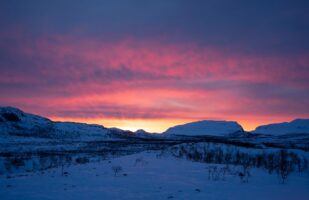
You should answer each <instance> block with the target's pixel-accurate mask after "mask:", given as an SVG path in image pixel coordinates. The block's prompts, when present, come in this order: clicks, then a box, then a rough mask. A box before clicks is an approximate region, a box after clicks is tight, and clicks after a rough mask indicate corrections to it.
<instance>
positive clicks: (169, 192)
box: [0, 151, 309, 200]
mask: <svg viewBox="0 0 309 200" xmlns="http://www.w3.org/2000/svg"><path fill="white" fill-rule="evenodd" d="M158 155H160V156H158ZM115 166H120V167H121V168H122V170H121V171H120V172H119V173H117V174H116V176H115V175H114V171H113V170H112V168H113V167H115ZM214 166H217V167H218V168H220V167H225V165H218V164H206V163H201V162H192V161H189V160H186V159H180V158H176V157H174V156H171V155H169V154H163V155H162V154H160V152H159V151H148V152H141V153H137V154H132V155H127V156H122V157H116V158H113V159H111V158H109V159H106V160H100V161H97V162H89V163H86V164H71V165H70V166H66V165H65V166H64V169H62V168H61V167H59V168H51V169H48V170H45V171H37V172H29V173H17V174H14V175H12V176H7V175H0V197H1V199H2V200H9V199H22V200H28V199H29V200H30V199H31V200H35V199H40V200H42V199H134V200H135V199H210V200H211V199H250V200H254V199H271V200H275V199H278V200H279V199H280V200H284V199H298V200H305V199H308V196H309V174H308V171H307V172H303V173H293V174H291V175H290V176H289V178H288V180H287V182H286V183H285V184H281V183H280V180H279V177H278V175H277V174H276V173H273V174H269V173H267V171H265V170H263V169H261V168H252V169H251V171H250V174H251V176H250V177H249V179H248V182H244V181H241V179H240V177H239V176H238V173H232V172H231V173H227V174H226V175H225V176H224V178H219V179H218V180H213V179H209V174H208V169H209V168H210V167H214ZM230 167H231V169H232V170H231V171H234V172H237V170H239V169H240V168H241V167H240V166H230ZM63 174H64V175H63Z"/></svg>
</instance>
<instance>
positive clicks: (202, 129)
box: [163, 120, 243, 136]
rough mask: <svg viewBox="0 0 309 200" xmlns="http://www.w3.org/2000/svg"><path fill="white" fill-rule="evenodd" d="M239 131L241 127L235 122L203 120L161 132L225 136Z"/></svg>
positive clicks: (167, 133)
mask: <svg viewBox="0 0 309 200" xmlns="http://www.w3.org/2000/svg"><path fill="white" fill-rule="evenodd" d="M239 132H243V129H242V127H241V126H240V125H239V124H238V123H237V122H234V121H213V120H204V121H198V122H192V123H188V124H183V125H178V126H174V127H171V128H169V129H167V130H166V131H165V132H164V133H163V134H165V135H168V136H169V135H185V136H203V135H211V136H227V135H231V134H235V133H239Z"/></svg>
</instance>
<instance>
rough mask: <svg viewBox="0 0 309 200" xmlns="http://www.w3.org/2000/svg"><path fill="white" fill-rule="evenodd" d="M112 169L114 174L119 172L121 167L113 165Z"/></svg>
mask: <svg viewBox="0 0 309 200" xmlns="http://www.w3.org/2000/svg"><path fill="white" fill-rule="evenodd" d="M112 170H113V172H114V176H116V175H117V174H118V173H119V172H121V171H122V167H121V166H113V167H112Z"/></svg>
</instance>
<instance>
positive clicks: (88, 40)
mask: <svg viewBox="0 0 309 200" xmlns="http://www.w3.org/2000/svg"><path fill="white" fill-rule="evenodd" d="M308 36H309V1H300V0H296V1H295V0H290V1H286V0H260V1H253V0H242V1H239V0H212V1H207V0H89V1H87V0H27V1H23V0H19V1H16V0H1V1H0V105H1V106H14V107H18V108H20V109H22V110H24V111H26V112H30V113H35V114H39V115H42V116H46V117H49V118H51V119H53V120H61V121H78V122H87V123H99V124H102V125H104V126H107V127H119V128H123V129H129V130H136V129H139V128H143V129H145V130H147V131H153V132H161V131H164V130H165V129H166V128H168V127H170V126H173V125H176V124H181V123H185V122H191V121H197V120H203V119H215V120H235V121H238V122H239V123H240V124H241V125H242V126H243V127H244V128H245V129H246V130H252V129H254V128H255V127H256V126H258V125H260V124H263V123H272V122H281V121H290V120H292V119H294V118H308V117H309V37H308Z"/></svg>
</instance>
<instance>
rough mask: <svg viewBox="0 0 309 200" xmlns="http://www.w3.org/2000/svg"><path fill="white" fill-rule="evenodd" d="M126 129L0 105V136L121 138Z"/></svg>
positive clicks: (86, 138) (84, 138) (89, 138)
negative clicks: (53, 119) (58, 119)
mask: <svg viewBox="0 0 309 200" xmlns="http://www.w3.org/2000/svg"><path fill="white" fill-rule="evenodd" d="M122 133H123V134H124V135H126V134H127V131H122V130H120V129H118V130H117V131H116V130H114V129H108V128H105V127H103V126H101V125H95V124H84V123H75V122H54V121H51V120H49V119H47V118H44V117H40V116H37V115H33V114H29V113H25V112H23V111H21V110H19V109H17V108H13V107H0V138H7V137H10V138H12V137H35V138H46V139H70V140H71V139H73V140H99V139H104V140H106V139H115V138H122V137H123V136H124V135H122Z"/></svg>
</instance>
